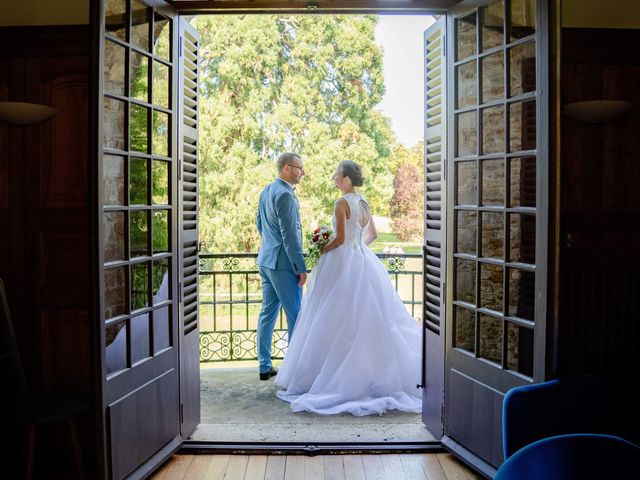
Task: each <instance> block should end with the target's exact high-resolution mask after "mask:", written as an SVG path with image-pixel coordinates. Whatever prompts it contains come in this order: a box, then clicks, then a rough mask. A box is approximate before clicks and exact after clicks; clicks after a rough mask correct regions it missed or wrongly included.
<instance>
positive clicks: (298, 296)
mask: <svg viewBox="0 0 640 480" xmlns="http://www.w3.org/2000/svg"><path fill="white" fill-rule="evenodd" d="M257 223H258V231H259V232H260V236H261V237H262V241H261V244H260V252H259V253H258V265H259V266H260V277H261V280H262V299H263V300H262V310H261V311H260V316H259V318H258V331H257V337H258V338H257V343H258V362H259V364H260V373H266V372H268V371H269V370H270V369H271V366H272V365H271V343H272V341H273V340H272V339H273V329H274V327H275V323H276V318H277V317H278V312H279V311H280V305H282V307H283V308H284V311H285V313H286V315H287V330H288V333H289V339H291V333H292V332H293V327H294V325H295V322H296V318H297V317H298V312H299V310H300V302H301V300H302V287H300V286H298V283H299V277H298V276H299V275H300V274H302V273H306V272H307V267H306V266H305V263H304V257H303V255H302V226H301V225H300V213H299V211H298V199H297V198H296V196H295V194H294V193H293V189H292V188H291V186H290V185H289V184H288V183H287V182H285V181H284V180H282V179H280V178H278V179H277V180H276V181H275V182H273V183H271V184H269V185H267V187H266V188H265V189H264V190H263V191H262V193H261V194H260V202H259V204H258V220H257Z"/></svg>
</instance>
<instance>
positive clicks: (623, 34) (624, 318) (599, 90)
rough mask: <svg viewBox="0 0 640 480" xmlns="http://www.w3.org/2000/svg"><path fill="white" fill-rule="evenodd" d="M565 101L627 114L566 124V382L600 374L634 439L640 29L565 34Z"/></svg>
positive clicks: (639, 273)
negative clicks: (628, 106)
mask: <svg viewBox="0 0 640 480" xmlns="http://www.w3.org/2000/svg"><path fill="white" fill-rule="evenodd" d="M561 58H562V64H561V90H562V91H561V104H563V105H565V104H567V103H571V102H578V101H584V100H600V99H615V100H626V101H628V102H631V103H632V110H631V111H630V112H629V113H628V114H626V115H625V116H623V117H621V118H619V119H616V120H613V121H611V122H608V123H604V124H599V125H590V124H586V123H581V122H578V121H576V120H572V119H570V118H568V117H566V116H563V117H562V124H561V152H562V154H561V167H560V169H561V180H560V184H561V186H560V189H561V191H560V198H561V201H560V202H561V217H560V232H561V234H560V239H561V254H560V308H559V332H558V333H559V337H558V338H559V343H558V352H559V357H558V368H559V374H560V375H570V374H575V373H600V374H603V375H604V376H605V377H606V378H607V380H608V382H609V385H610V387H611V388H612V396H611V401H612V408H611V412H612V413H613V415H614V421H615V424H616V428H617V429H618V431H619V432H620V433H624V434H625V435H627V436H633V437H635V439H636V440H638V438H637V436H638V414H637V397H634V396H632V394H633V390H634V387H635V383H636V378H637V368H638V365H640V348H638V343H639V342H640V323H639V322H640V255H638V250H639V248H640V87H639V86H640V31H639V30H611V29H568V28H565V29H563V31H562V57H561Z"/></svg>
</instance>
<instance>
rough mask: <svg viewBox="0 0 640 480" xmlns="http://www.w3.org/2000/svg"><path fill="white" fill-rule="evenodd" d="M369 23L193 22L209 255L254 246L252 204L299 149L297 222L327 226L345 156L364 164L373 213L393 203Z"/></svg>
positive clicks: (292, 19)
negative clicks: (279, 163)
mask: <svg viewBox="0 0 640 480" xmlns="http://www.w3.org/2000/svg"><path fill="white" fill-rule="evenodd" d="M376 22H377V18H376V17H375V16H371V15H367V16H329V15H321V16H310V15H309V16H307V15H301V16H273V15H244V16H199V17H197V18H196V19H194V21H193V23H194V26H195V27H196V28H197V30H198V31H199V32H200V35H201V37H202V40H201V72H202V73H201V75H202V77H201V84H202V87H201V96H200V152H201V153H200V162H201V163H200V195H199V200H200V212H201V220H200V232H201V238H202V239H203V240H204V241H205V242H206V249H207V250H209V251H229V250H240V251H256V250H257V248H258V245H259V237H258V232H257V231H256V227H255V217H256V212H257V204H258V197H259V194H260V191H261V190H262V189H263V188H264V186H265V185H266V184H267V183H269V182H270V181H272V180H273V178H274V177H275V175H276V173H277V172H276V162H275V161H276V159H277V157H278V156H279V154H280V153H282V152H285V151H293V152H298V153H300V155H301V156H302V158H303V160H304V165H305V172H306V176H305V178H304V179H303V181H302V183H301V184H300V186H299V188H298V191H297V195H298V197H299V199H300V205H301V216H302V224H303V228H304V229H309V228H311V226H312V224H313V223H314V222H320V223H324V222H327V221H328V219H329V218H330V215H331V213H332V212H333V203H334V201H335V200H336V198H337V196H338V195H337V191H336V190H335V187H334V186H333V181H332V178H331V177H332V175H333V172H334V169H335V167H336V165H337V164H338V163H339V161H340V160H343V159H351V160H354V161H356V162H359V163H360V164H362V165H363V168H364V171H365V176H366V177H367V183H366V186H365V188H364V189H363V190H362V191H363V194H364V195H365V196H367V198H368V199H369V201H370V203H371V205H372V208H373V210H374V212H376V213H381V214H385V213H387V211H388V201H389V198H390V197H391V179H392V176H391V173H390V170H389V167H388V158H389V155H390V151H391V146H392V144H393V134H392V132H391V129H390V126H389V121H388V119H386V118H384V117H383V116H382V115H381V114H380V113H379V112H377V111H375V110H374V107H375V106H376V105H377V104H378V103H379V102H380V100H381V99H382V95H383V93H384V84H383V76H382V52H381V50H380V48H379V47H378V46H377V45H376V44H375V41H374V40H375V39H374V29H375V25H376Z"/></svg>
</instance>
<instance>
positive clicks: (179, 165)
mask: <svg viewBox="0 0 640 480" xmlns="http://www.w3.org/2000/svg"><path fill="white" fill-rule="evenodd" d="M180 180H182V158H181V157H178V181H180Z"/></svg>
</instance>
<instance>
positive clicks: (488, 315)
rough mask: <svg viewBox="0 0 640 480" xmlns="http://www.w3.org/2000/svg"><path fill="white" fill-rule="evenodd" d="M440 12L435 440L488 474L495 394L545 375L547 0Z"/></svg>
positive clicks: (493, 455) (495, 461) (496, 424)
mask: <svg viewBox="0 0 640 480" xmlns="http://www.w3.org/2000/svg"><path fill="white" fill-rule="evenodd" d="M448 17H449V18H448V26H447V27H448V28H447V30H448V32H450V34H449V38H448V41H447V52H448V53H447V76H448V82H447V84H448V85H447V86H448V88H447V99H448V101H447V105H448V106H449V111H448V120H447V124H448V125H449V128H448V131H447V171H448V172H450V175H449V176H448V180H447V189H448V191H449V192H450V194H449V195H448V196H447V218H448V219H449V222H448V224H447V247H448V251H447V257H446V259H447V275H446V283H447V298H446V358H445V362H446V366H445V371H446V373H445V382H446V386H445V425H444V431H445V436H444V437H443V444H444V445H445V446H446V447H448V448H449V449H451V450H452V451H454V452H456V453H457V454H459V455H460V456H461V457H463V458H465V459H466V460H467V461H469V462H471V463H473V464H474V465H475V466H476V467H477V468H479V469H480V470H482V471H483V472H484V473H486V474H488V475H491V474H492V473H493V472H495V468H496V467H498V466H499V465H500V464H501V463H502V460H503V453H502V444H501V442H502V432H501V409H502V400H503V397H504V394H505V393H506V392H507V391H508V390H509V389H510V388H512V387H515V386H518V385H523V384H529V383H533V382H537V381H541V380H544V378H545V321H546V263H547V248H546V242H547V234H546V232H547V182H546V180H545V179H546V175H547V151H548V148H549V146H548V141H547V138H546V137H547V131H548V127H547V117H548V106H547V103H548V100H547V95H548V93H547V88H546V86H547V84H548V80H547V71H548V69H547V65H546V59H547V56H548V55H547V50H546V48H547V40H546V35H547V32H548V27H547V25H548V22H547V2H546V1H545V0H537V1H536V0H500V1H497V2H496V1H482V2H477V1H476V2H463V3H462V4H460V5H459V6H457V7H454V9H453V10H452V11H451V12H450V14H449V15H448Z"/></svg>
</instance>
